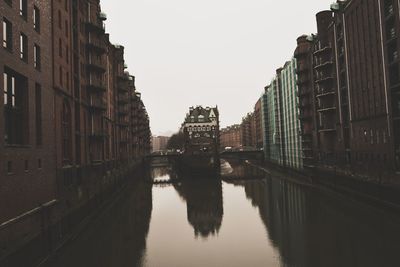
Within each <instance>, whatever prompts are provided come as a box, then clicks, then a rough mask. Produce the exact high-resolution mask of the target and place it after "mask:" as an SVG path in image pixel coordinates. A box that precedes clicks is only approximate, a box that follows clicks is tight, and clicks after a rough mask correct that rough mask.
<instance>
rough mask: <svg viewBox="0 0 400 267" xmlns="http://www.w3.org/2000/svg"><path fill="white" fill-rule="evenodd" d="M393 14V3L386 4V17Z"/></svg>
mask: <svg viewBox="0 0 400 267" xmlns="http://www.w3.org/2000/svg"><path fill="white" fill-rule="evenodd" d="M393 14H394V7H393V4H389V5H386V6H385V16H386V18H387V19H388V18H390V17H392V16H393Z"/></svg>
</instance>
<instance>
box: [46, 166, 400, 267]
mask: <svg viewBox="0 0 400 267" xmlns="http://www.w3.org/2000/svg"><path fill="white" fill-rule="evenodd" d="M147 172H148V176H149V177H142V178H143V179H139V180H140V181H138V182H135V183H132V184H130V185H129V186H128V187H127V188H126V189H125V190H124V192H123V193H121V194H120V195H119V196H118V197H117V198H116V199H115V200H113V201H112V202H111V203H109V204H108V205H106V206H105V207H104V209H102V210H101V212H100V214H98V215H96V217H95V218H94V219H92V221H91V222H90V223H89V225H88V226H87V227H86V228H85V229H84V230H82V232H81V234H80V235H78V236H77V237H76V238H75V239H74V240H72V241H70V242H69V243H68V244H66V245H65V246H64V247H63V248H62V249H61V250H60V251H59V252H58V253H57V255H56V257H54V258H53V259H52V261H51V262H49V263H48V266H65V267H67V266H75V267H76V266H82V267H91V266H93V267H111V266H112V267H114V266H143V267H145V266H146V267H147V266H171V267H179V266H182V267H183V266H291V267H314V266H315V267H321V266H324V267H327V266H332V267H333V266H335V267H338V266H340V267H342V266H360V267H366V266H374V267H376V266H400V216H399V214H398V213H396V212H394V211H389V210H387V209H384V208H382V207H378V206H376V205H375V204H370V203H366V202H363V201H361V200H357V199H353V198H351V197H348V196H343V195H341V194H337V193H334V192H331V191H329V190H326V189H321V188H315V187H312V186H307V185H300V184H297V183H293V182H291V180H290V179H287V178H291V177H285V175H282V174H268V173H265V172H263V171H261V170H260V169H258V168H256V167H251V166H250V165H248V164H246V163H239V162H237V163H231V164H229V163H227V162H225V163H224V165H223V168H222V172H223V173H222V177H223V180H222V181H220V180H206V179H190V178H188V177H186V179H181V180H179V181H178V182H175V183H173V184H163V185H161V184H160V185H153V184H152V183H150V182H149V179H153V180H154V179H155V180H157V181H160V180H169V179H171V178H172V179H180V178H181V177H179V175H177V174H176V173H175V172H174V170H173V169H172V168H171V167H168V166H164V167H150V168H149V169H148V170H147ZM145 176H146V175H145Z"/></svg>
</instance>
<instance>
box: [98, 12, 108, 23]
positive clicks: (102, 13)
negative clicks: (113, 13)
mask: <svg viewBox="0 0 400 267" xmlns="http://www.w3.org/2000/svg"><path fill="white" fill-rule="evenodd" d="M98 17H99V19H100V20H101V21H105V20H107V14H106V13H104V12H100V13H99V16H98Z"/></svg>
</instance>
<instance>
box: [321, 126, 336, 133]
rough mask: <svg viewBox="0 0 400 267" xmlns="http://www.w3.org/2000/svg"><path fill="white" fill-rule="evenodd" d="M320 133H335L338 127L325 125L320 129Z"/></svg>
mask: <svg viewBox="0 0 400 267" xmlns="http://www.w3.org/2000/svg"><path fill="white" fill-rule="evenodd" d="M318 132H319V133H334V132H336V129H335V128H334V127H324V128H320V129H319V130H318Z"/></svg>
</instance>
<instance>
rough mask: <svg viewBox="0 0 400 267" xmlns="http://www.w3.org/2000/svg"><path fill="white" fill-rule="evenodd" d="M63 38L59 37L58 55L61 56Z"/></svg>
mask: <svg viewBox="0 0 400 267" xmlns="http://www.w3.org/2000/svg"><path fill="white" fill-rule="evenodd" d="M62 54H63V53H62V40H61V38H60V39H58V55H59V56H60V57H62Z"/></svg>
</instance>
